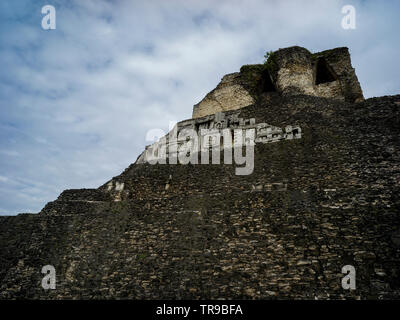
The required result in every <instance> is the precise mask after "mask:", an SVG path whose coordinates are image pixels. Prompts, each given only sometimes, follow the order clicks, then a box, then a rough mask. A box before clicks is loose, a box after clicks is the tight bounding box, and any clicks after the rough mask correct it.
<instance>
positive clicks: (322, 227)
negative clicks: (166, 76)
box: [0, 96, 400, 299]
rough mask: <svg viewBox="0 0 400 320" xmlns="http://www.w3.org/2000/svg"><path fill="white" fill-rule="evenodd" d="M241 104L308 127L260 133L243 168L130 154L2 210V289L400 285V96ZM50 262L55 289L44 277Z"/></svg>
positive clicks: (144, 292)
mask: <svg viewBox="0 0 400 320" xmlns="http://www.w3.org/2000/svg"><path fill="white" fill-rule="evenodd" d="M266 109H267V110H268V112H265V110H266ZM232 112H236V111H232ZM227 114H228V115H229V112H227ZM239 116H240V117H241V118H243V119H248V118H252V117H253V118H255V121H256V122H257V123H258V122H260V123H263V122H265V123H272V124H274V125H276V126H277V127H285V125H287V124H288V123H291V124H294V125H299V126H300V127H301V128H302V138H301V139H297V140H283V141H280V142H278V143H267V144H256V163H255V168H254V173H253V174H252V175H249V176H237V175H235V173H234V168H233V166H232V165H200V164H199V165H150V164H136V165H131V166H130V167H129V168H128V169H127V170H125V171H124V173H122V174H121V175H120V176H117V177H114V178H113V179H112V180H111V181H109V182H107V183H105V184H104V185H103V186H102V187H101V188H99V189H98V190H96V191H95V190H90V189H83V190H81V191H79V190H70V191H65V192H63V193H62V195H60V197H59V198H58V199H57V200H56V201H54V202H53V203H52V208H51V206H46V208H44V209H43V211H42V213H41V214H39V215H31V214H29V215H27V214H24V215H19V216H16V217H0V248H1V250H0V266H1V267H0V270H1V272H0V297H1V298H3V299H4V298H42V299H61V298H63V299H69V298H82V299H99V298H105V299H115V298H122V299H123V298H130V299H155V298H159V299H168V298H169V299H199V298H202V299H204V298H209V299H218V298H225V299H239V298H244V299H254V298H257V299H284V298H294V299H316V298H317V299H340V298H361V299H377V298H399V297H400V281H399V276H400V270H399V261H400V241H399V238H400V229H399V228H400V220H399V214H398V213H399V210H400V198H399V194H400V186H399V183H398V182H399V181H400V156H399V153H398V151H397V150H398V148H399V141H398V135H399V134H400V131H399V130H400V129H399V128H400V96H393V97H385V98H378V99H369V100H367V101H365V102H363V103H360V104H348V103H346V102H340V101H336V100H332V99H323V98H316V97H310V96H296V97H285V98H276V100H273V101H270V103H269V104H259V105H253V106H250V107H247V108H243V109H241V110H240V115H239ZM355 124H356V125H355ZM110 182H112V183H110ZM117 182H118V184H117ZM122 184H123V185H124V187H123V188H121V185H122ZM167 185H168V187H167ZM110 186H112V188H110ZM117 186H119V187H117ZM115 192H121V196H120V198H119V199H115V198H114V194H115ZM110 198H111V200H110ZM52 209H55V210H53V211H52ZM47 264H51V265H53V266H54V267H55V269H56V271H57V288H56V290H47V291H45V290H43V288H42V287H41V279H42V277H43V274H41V272H40V271H41V268H42V266H44V265H47ZM347 264H350V265H353V266H355V268H356V270H357V290H354V291H346V290H343V289H342V287H341V279H342V277H343V274H342V273H341V268H342V267H343V266H344V265H347Z"/></svg>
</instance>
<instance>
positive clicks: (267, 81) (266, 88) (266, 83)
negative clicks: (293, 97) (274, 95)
mask: <svg viewBox="0 0 400 320" xmlns="http://www.w3.org/2000/svg"><path fill="white" fill-rule="evenodd" d="M261 85H262V92H276V88H275V86H274V84H273V82H272V80H271V76H270V74H269V72H268V70H265V71H264V72H263V74H262V80H261Z"/></svg>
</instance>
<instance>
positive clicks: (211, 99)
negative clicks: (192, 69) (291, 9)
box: [193, 47, 363, 118]
mask: <svg viewBox="0 0 400 320" xmlns="http://www.w3.org/2000/svg"><path fill="white" fill-rule="evenodd" d="M273 93H277V94H279V95H281V96H289V95H296V94H306V95H311V96H316V97H325V98H335V99H339V100H343V101H348V102H360V101H362V100H363V93H362V90H361V87H360V84H359V82H358V80H357V76H356V74H355V71H354V69H353V68H352V66H351V60H350V54H349V51H348V49H347V48H336V49H332V50H327V51H323V52H318V53H315V54H312V53H310V52H309V51H308V50H307V49H305V48H301V47H290V48H285V49H280V50H278V51H276V52H273V53H272V54H271V55H270V56H269V58H268V61H267V62H266V63H265V64H263V65H247V66H243V67H242V68H241V70H240V72H236V73H232V74H228V75H226V76H224V77H223V78H222V80H221V82H220V83H219V84H218V86H217V87H216V88H215V89H214V90H212V91H211V92H210V93H208V94H207V95H206V97H205V98H204V99H203V100H202V101H200V102H199V103H198V104H196V105H195V106H194V107H193V118H199V117H203V116H206V115H209V114H214V113H216V112H218V111H227V110H235V109H240V108H243V107H246V106H248V105H250V104H253V103H254V102H255V100H256V99H257V98H258V97H259V95H260V94H262V95H263V96H266V95H268V94H273Z"/></svg>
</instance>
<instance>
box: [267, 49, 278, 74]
mask: <svg viewBox="0 0 400 320" xmlns="http://www.w3.org/2000/svg"><path fill="white" fill-rule="evenodd" d="M264 58H265V61H264V66H265V68H266V69H267V70H268V72H269V74H270V75H271V76H272V78H273V79H275V78H276V73H277V72H278V64H277V63H276V57H275V53H274V51H267V52H266V53H265V55H264Z"/></svg>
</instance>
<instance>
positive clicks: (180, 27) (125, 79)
mask: <svg viewBox="0 0 400 320" xmlns="http://www.w3.org/2000/svg"><path fill="white" fill-rule="evenodd" d="M47 4H50V5H53V6H54V7H55V9H56V29H55V30H43V29H42V27H41V20H42V18H43V17H44V15H43V14H42V13H41V9H42V6H44V5H47ZM346 4H351V5H353V6H354V7H355V8H356V29H355V30H344V29H343V28H342V27H341V20H342V17H343V14H342V13H341V9H342V7H343V6H344V5H346ZM399 18H400V3H399V2H398V1H361V0H360V1H321V0H316V1H312V0H304V1H301V0H295V1H289V0H288V1H282V0H280V1H274V0H270V1H267V0H264V1H261V0H260V1H251V0H246V1H234V0H230V1H223V0H212V1H211V0H181V1H174V0H163V1H161V0H160V1H156V0H154V1H153V0H148V1H142V0H141V1H139V0H137V1H135V0H130V1H128V0H126V1H123V0H76V1H72V0H71V1H65V0H63V1H54V0H45V1H40V0H30V1H29V0H2V1H1V2H0V65H1V71H0V215H5V214H7V215H9V214H16V213H19V212H38V211H40V209H41V208H42V207H43V206H44V205H45V204H46V202H48V201H51V200H54V199H55V198H56V197H57V196H58V194H59V193H60V192H61V191H62V190H64V189H69V188H93V187H98V186H99V185H101V184H103V183H104V182H105V181H107V180H108V179H110V178H112V177H113V176H116V175H118V174H119V173H121V172H122V171H123V170H124V169H125V168H126V167H127V166H128V165H129V164H130V163H132V162H134V161H135V160H136V158H137V156H138V155H139V154H140V152H141V151H142V150H143V148H144V146H145V145H146V144H148V142H146V141H145V135H146V132H147V131H148V130H150V129H154V128H162V129H165V130H167V128H168V124H169V121H173V120H176V121H178V120H183V119H186V118H190V117H191V112H192V106H193V104H195V103H197V102H199V101H200V100H201V99H202V98H203V97H204V95H205V94H206V93H207V92H209V91H210V90H211V89H213V88H214V87H215V86H216V84H217V83H218V82H219V80H220V79H221V77H222V76H223V75H224V74H226V73H231V72H235V71H238V70H239V68H240V66H241V65H243V64H251V63H261V62H262V61H263V56H264V53H265V52H266V51H270V50H276V49H278V48H284V47H287V46H292V45H300V46H304V47H306V48H308V49H309V50H311V51H320V50H325V49H330V48H333V47H339V46H347V47H349V48H350V52H351V54H352V61H353V66H354V67H355V68H356V72H357V74H358V77H359V80H360V82H361V86H362V88H363V90H364V94H365V96H366V97H373V96H382V95H391V94H398V93H400V77H399V69H400V67H399V66H400V64H399V62H398V61H399V60H398V57H399V48H400V41H399V40H398V39H399V36H398V32H399V30H400V28H399V26H400V22H399V21H400V19H399Z"/></svg>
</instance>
